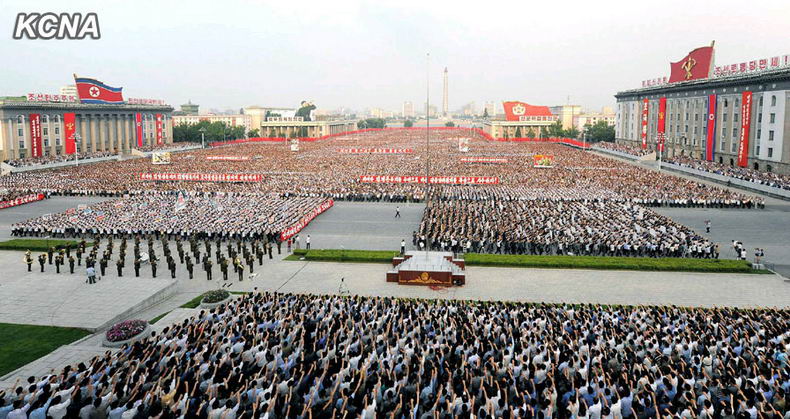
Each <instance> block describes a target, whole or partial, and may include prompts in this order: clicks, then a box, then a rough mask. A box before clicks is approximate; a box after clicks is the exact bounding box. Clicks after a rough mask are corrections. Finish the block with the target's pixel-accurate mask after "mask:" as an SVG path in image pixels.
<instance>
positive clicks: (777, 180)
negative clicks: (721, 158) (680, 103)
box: [666, 155, 790, 190]
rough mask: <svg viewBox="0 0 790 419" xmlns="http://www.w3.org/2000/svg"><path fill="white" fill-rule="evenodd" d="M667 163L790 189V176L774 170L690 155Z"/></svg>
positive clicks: (676, 157)
mask: <svg viewBox="0 0 790 419" xmlns="http://www.w3.org/2000/svg"><path fill="white" fill-rule="evenodd" d="M666 161H667V163H673V164H677V165H679V166H684V167H689V168H692V169H697V170H701V171H703V172H709V173H716V174H718V175H722V176H728V177H731V178H734V179H740V180H745V181H748V182H754V183H758V184H760V185H766V186H771V187H773V188H780V189H788V190H790V176H787V175H782V174H779V173H772V172H761V171H759V170H755V169H750V168H748V167H736V166H728V165H725V164H722V163H716V162H712V161H706V160H700V159H696V158H693V157H689V156H680V155H678V156H674V157H671V158H669V159H667V160H666Z"/></svg>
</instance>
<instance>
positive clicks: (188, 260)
mask: <svg viewBox="0 0 790 419" xmlns="http://www.w3.org/2000/svg"><path fill="white" fill-rule="evenodd" d="M186 262H187V272H189V279H192V269H193V266H192V259H190V258H189V255H187V261H186Z"/></svg>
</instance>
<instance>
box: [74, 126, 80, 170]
mask: <svg viewBox="0 0 790 419" xmlns="http://www.w3.org/2000/svg"><path fill="white" fill-rule="evenodd" d="M80 140H82V137H80V135H79V134H74V142H75V143H77V142H79V141H80ZM74 148H77V145H76V144H75V145H74ZM81 150H82V147H80V151H81ZM74 165H75V166H79V165H80V153H79V152H76V151H75V153H74Z"/></svg>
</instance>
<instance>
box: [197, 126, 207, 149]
mask: <svg viewBox="0 0 790 419" xmlns="http://www.w3.org/2000/svg"><path fill="white" fill-rule="evenodd" d="M198 132H199V133H200V147H201V148H206V128H205V127H203V128H200V129H199V130H198Z"/></svg>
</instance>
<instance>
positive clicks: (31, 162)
mask: <svg viewBox="0 0 790 419" xmlns="http://www.w3.org/2000/svg"><path fill="white" fill-rule="evenodd" d="M116 155H118V153H115V152H112V151H97V152H91V153H74V154H48V155H46V156H41V157H25V158H22V159H10V160H6V161H4V163H7V164H9V165H11V166H14V167H26V166H41V165H46V164H53V163H65V162H70V161H74V162H76V161H77V160H87V159H96V158H100V157H110V156H116Z"/></svg>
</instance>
